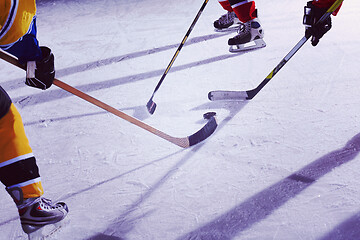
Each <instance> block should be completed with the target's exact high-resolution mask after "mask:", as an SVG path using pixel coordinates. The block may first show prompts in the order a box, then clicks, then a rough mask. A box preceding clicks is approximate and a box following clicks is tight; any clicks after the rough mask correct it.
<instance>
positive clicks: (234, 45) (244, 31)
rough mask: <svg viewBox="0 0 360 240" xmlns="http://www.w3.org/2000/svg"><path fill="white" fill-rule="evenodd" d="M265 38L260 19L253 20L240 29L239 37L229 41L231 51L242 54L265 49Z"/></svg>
mask: <svg viewBox="0 0 360 240" xmlns="http://www.w3.org/2000/svg"><path fill="white" fill-rule="evenodd" d="M263 38H264V30H263V29H262V27H261V24H260V21H259V19H258V18H255V19H252V20H250V21H248V22H246V23H244V24H242V25H241V26H240V27H239V30H238V35H236V36H235V37H233V38H230V39H229V41H228V44H229V46H230V48H229V51H230V52H242V51H246V50H251V49H256V48H262V47H265V46H266V43H265V41H264V40H263Z"/></svg>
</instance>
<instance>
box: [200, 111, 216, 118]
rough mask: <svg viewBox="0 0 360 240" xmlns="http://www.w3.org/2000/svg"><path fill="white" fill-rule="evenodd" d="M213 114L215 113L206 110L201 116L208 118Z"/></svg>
mask: <svg viewBox="0 0 360 240" xmlns="http://www.w3.org/2000/svg"><path fill="white" fill-rule="evenodd" d="M215 115H216V112H207V113H204V115H203V117H204V119H210V118H211V117H213V116H215Z"/></svg>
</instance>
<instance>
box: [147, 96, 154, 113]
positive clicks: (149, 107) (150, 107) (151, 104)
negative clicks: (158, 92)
mask: <svg viewBox="0 0 360 240" xmlns="http://www.w3.org/2000/svg"><path fill="white" fill-rule="evenodd" d="M146 108H147V110H148V112H149V113H150V114H154V112H155V109H156V103H155V102H154V101H153V100H152V98H150V100H149V101H148V102H147V104H146Z"/></svg>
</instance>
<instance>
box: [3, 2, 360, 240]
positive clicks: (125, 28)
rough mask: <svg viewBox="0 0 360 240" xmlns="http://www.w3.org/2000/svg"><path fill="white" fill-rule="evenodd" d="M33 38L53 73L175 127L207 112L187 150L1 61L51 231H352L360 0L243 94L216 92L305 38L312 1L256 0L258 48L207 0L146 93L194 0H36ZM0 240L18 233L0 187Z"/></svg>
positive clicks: (157, 235)
mask: <svg viewBox="0 0 360 240" xmlns="http://www.w3.org/2000/svg"><path fill="white" fill-rule="evenodd" d="M37 2H38V39H39V41H40V44H41V45H47V46H49V47H50V48H51V49H52V50H53V52H54V54H55V58H56V69H57V77H58V78H59V79H61V80H62V81H64V82H66V83H68V84H70V85H72V86H74V87H76V88H78V89H80V90H81V91H84V92H85V93H87V94H89V95H91V96H93V97H95V98H98V99H99V100H101V101H103V102H105V103H107V104H109V105H111V106H113V107H115V108H117V109H119V110H120V111H123V112H125V113H127V114H129V115H131V116H134V117H136V118H138V119H140V120H142V121H144V122H145V123H147V124H149V125H151V126H153V127H155V128H157V129H159V130H161V131H164V132H166V133H168V134H170V135H172V136H177V137H185V136H188V135H190V134H192V133H194V132H195V131H197V130H198V129H200V128H201V127H202V126H203V125H204V124H205V120H203V119H202V115H203V114H204V113H205V112H208V111H216V112H217V117H218V122H219V126H218V129H217V131H216V132H215V133H214V134H213V135H212V136H211V137H210V138H209V139H207V140H206V141H204V142H203V143H200V144H198V145H195V146H194V147H191V148H189V149H181V148H179V147H178V146H175V145H173V144H171V143H169V142H167V141H165V140H163V139H161V138H159V137H157V136H155V135H153V134H151V133H149V132H147V131H145V130H143V129H141V128H139V127H137V126H135V125H133V124H130V123H128V122H127V121H124V120H123V119H121V118H119V117H116V116H114V115H112V114H110V113H108V112H106V111H104V110H102V109H100V108H98V107H95V106H94V105H92V104H90V103H88V102H86V101H84V100H82V99H80V98H78V97H76V96H73V95H71V94H68V93H67V92H65V91H64V90H62V89H59V88H58V87H56V86H53V87H51V88H50V89H49V90H47V91H41V90H37V89H33V88H30V87H27V86H26V85H24V83H23V82H24V76H25V75H24V72H23V71H22V70H19V69H17V68H16V67H13V66H12V65H10V64H8V63H5V62H4V61H0V84H1V86H3V88H5V89H6V90H7V92H8V93H9V95H10V96H11V98H12V99H13V102H14V103H15V105H16V106H17V108H18V109H19V111H20V113H21V115H22V117H23V121H24V125H25V129H26V133H27V136H28V138H29V140H30V144H31V146H32V148H33V152H34V154H35V156H36V158H37V163H38V166H39V168H40V173H41V176H42V182H43V185H44V188H45V192H46V193H45V197H48V198H51V199H52V200H53V201H58V200H61V201H65V202H66V203H67V204H68V206H69V209H70V212H69V215H68V219H69V221H70V222H69V224H68V225H66V226H65V227H64V228H63V229H61V230H60V231H59V232H57V233H56V234H54V236H53V237H52V239H61V240H62V239H73V240H78V239H79V240H80V239H96V240H99V239H105V240H110V239H124V240H125V239H126V240H151V239H154V240H162V239H164V240H171V239H181V240H183V239H204V240H208V239H221V240H222V239H234V240H243V239H246V240H255V239H256V240H257V239H261V240H263V239H265V240H267V239H272V240H288V239H291V240H312V239H314V240H315V239H360V177H359V171H360V156H358V153H359V151H360V107H359V106H360V80H359V76H360V68H359V60H358V59H359V57H360V47H359V44H360V40H359V39H360V33H359V27H357V23H356V21H358V19H359V16H358V15H359V14H358V13H359V11H360V2H359V1H351V0H345V2H344V4H343V7H342V9H341V11H340V13H339V14H338V16H336V17H333V18H332V19H333V27H332V29H331V30H330V32H329V33H327V34H326V35H325V36H324V37H323V38H322V39H321V40H320V43H319V45H318V46H317V47H312V46H311V44H310V42H308V43H306V44H305V46H304V47H303V48H302V49H301V50H300V51H299V52H298V53H297V54H296V55H295V56H294V57H293V58H292V59H291V60H290V61H289V62H288V63H287V65H285V66H284V67H283V69H282V70H281V71H280V72H279V73H278V74H277V75H276V76H275V77H274V78H273V79H272V80H271V81H270V82H269V83H268V85H267V86H265V88H263V90H262V91H261V92H260V93H259V94H258V95H257V96H256V97H255V98H254V99H253V100H251V101H249V102H210V101H209V100H207V93H208V92H209V91H211V90H248V89H251V88H254V87H255V86H257V85H258V84H259V83H260V82H261V81H262V80H263V79H264V78H265V77H266V76H267V75H268V74H269V73H270V72H271V70H272V69H273V68H274V67H275V66H276V65H277V64H278V63H279V62H280V61H281V59H282V58H283V57H284V56H285V55H286V54H287V52H288V51H290V50H291V48H292V47H293V46H294V45H295V44H296V43H297V42H298V41H299V40H300V39H301V38H302V37H303V35H304V26H303V25H302V16H303V6H304V5H305V4H306V1H305V0H304V1H294V0H282V1H266V0H257V1H256V4H257V7H258V9H259V17H260V20H261V22H262V25H263V28H264V30H265V38H264V40H265V41H266V43H267V46H266V47H265V48H262V49H259V50H255V51H249V52H246V53H240V54H231V53H229V52H228V46H227V40H228V38H230V37H232V36H233V35H234V34H235V33H225V34H224V33H217V32H214V30H213V26H212V24H213V21H214V20H215V19H217V18H218V17H219V16H220V15H221V14H223V13H224V11H223V10H222V8H221V7H220V5H219V4H218V2H217V1H215V0H213V1H209V3H208V5H207V6H206V8H205V10H204V12H203V13H202V15H201V17H200V19H199V21H198V23H197V24H196V26H195V28H194V29H193V32H192V33H191V34H190V38H189V39H188V41H187V44H186V46H185V47H184V48H183V49H182V50H181V52H180V54H179V56H178V58H177V59H176V61H175V63H174V65H173V67H172V68H171V71H170V72H169V74H168V75H167V77H166V78H165V80H164V82H163V84H162V86H161V87H160V89H159V91H158V92H157V93H156V95H155V97H154V101H155V102H156V103H157V105H158V107H157V110H156V112H155V114H154V115H153V116H150V115H149V114H148V113H147V111H146V108H145V104H146V103H147V101H148V100H149V98H150V96H151V94H152V92H153V90H154V88H155V86H156V84H157V83H158V81H159V80H160V77H161V75H162V74H163V72H164V70H165V68H166V66H167V65H168V63H169V61H170V59H171V58H172V56H173V55H174V53H175V51H176V49H177V46H178V44H179V43H180V41H181V40H182V38H183V37H184V35H185V33H186V31H187V29H188V28H189V26H190V24H191V22H192V21H193V19H194V17H195V15H196V13H197V12H198V10H199V9H200V6H201V4H202V3H203V1H201V0H199V1H193V0H181V1H164V0H131V1H123V0H102V1H100V0H92V1H79V0H74V1H67V0H58V1H55V0H48V1H45V0H42V1H40V0H38V1H37ZM0 204H1V208H0V216H1V217H0V233H1V234H0V239H4V240H5V239H6V240H8V239H11V240H12V239H16V240H20V239H26V235H25V234H24V233H23V232H22V230H21V227H20V221H19V218H18V214H17V210H16V207H15V205H14V203H13V201H12V200H11V198H10V196H9V195H8V194H7V193H6V191H5V190H1V191H0Z"/></svg>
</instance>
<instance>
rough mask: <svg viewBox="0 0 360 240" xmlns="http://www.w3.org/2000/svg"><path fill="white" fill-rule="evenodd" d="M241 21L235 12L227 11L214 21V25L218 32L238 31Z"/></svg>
mask: <svg viewBox="0 0 360 240" xmlns="http://www.w3.org/2000/svg"><path fill="white" fill-rule="evenodd" d="M240 23H241V22H240V21H239V19H238V17H237V16H236V14H235V13H234V12H227V13H226V14H224V15H222V16H221V17H220V18H219V19H218V20H216V21H215V22H214V27H215V31H216V32H227V31H236V30H237V29H238V27H239V25H238V24H240Z"/></svg>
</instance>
